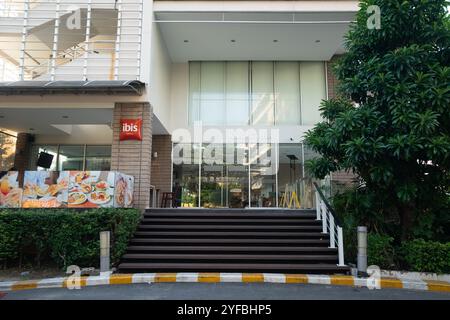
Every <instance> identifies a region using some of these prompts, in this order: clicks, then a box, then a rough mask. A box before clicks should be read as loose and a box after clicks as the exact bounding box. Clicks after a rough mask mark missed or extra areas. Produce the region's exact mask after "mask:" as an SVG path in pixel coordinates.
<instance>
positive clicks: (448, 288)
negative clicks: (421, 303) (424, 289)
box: [425, 280, 450, 292]
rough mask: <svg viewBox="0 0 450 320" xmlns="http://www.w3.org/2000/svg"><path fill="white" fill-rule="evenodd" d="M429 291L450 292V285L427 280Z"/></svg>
mask: <svg viewBox="0 0 450 320" xmlns="http://www.w3.org/2000/svg"><path fill="white" fill-rule="evenodd" d="M425 282H426V283H427V286H428V291H439V292H450V283H448V282H444V281H434V280H425Z"/></svg>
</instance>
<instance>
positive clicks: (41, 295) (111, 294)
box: [0, 283, 450, 300]
mask: <svg viewBox="0 0 450 320" xmlns="http://www.w3.org/2000/svg"><path fill="white" fill-rule="evenodd" d="M98 299H101V300H204V299H207V300H284V299H286V300H302V299H314V300H342V299H344V300H361V299H363V300H367V299H369V300H404V299H406V300H429V299H431V300H450V293H440V292H427V291H415V290H404V289H382V290H369V289H367V288H353V287H347V286H329V285H312V284H288V285H287V284H270V283H211V284H209V283H153V284H135V285H113V286H96V287H84V288H82V289H80V290H68V289H34V290H24V291H13V292H7V293H6V295H4V296H3V297H2V295H1V294H0V300H98Z"/></svg>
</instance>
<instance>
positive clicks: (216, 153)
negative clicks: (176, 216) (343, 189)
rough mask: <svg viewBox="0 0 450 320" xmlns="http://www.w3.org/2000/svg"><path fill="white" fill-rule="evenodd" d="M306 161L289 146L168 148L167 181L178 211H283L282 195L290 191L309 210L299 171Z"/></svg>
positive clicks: (299, 148)
mask: <svg viewBox="0 0 450 320" xmlns="http://www.w3.org/2000/svg"><path fill="white" fill-rule="evenodd" d="M311 155H312V151H311V150H309V149H308V148H307V147H305V146H304V145H303V144H295V143H291V144H264V143H256V144H250V143H246V144H238V143H235V144H207V143H206V144H201V145H200V144H174V146H173V159H174V163H173V181H174V185H180V186H181V189H182V195H181V205H182V206H184V207H230V208H245V207H251V208H261V207H266V208H267V207H283V206H285V205H284V203H282V202H283V200H282V199H283V195H284V194H285V193H292V192H293V191H295V193H296V196H297V198H298V200H299V202H300V206H301V207H302V208H312V207H313V198H312V197H313V192H312V182H313V179H312V178H311V177H310V176H309V175H308V174H307V173H306V172H305V166H304V162H305V159H307V158H309V157H311ZM200 159H201V161H200Z"/></svg>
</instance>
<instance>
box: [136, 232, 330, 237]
mask: <svg viewBox="0 0 450 320" xmlns="http://www.w3.org/2000/svg"><path fill="white" fill-rule="evenodd" d="M134 235H135V236H139V237H161V236H162V237H208V236H209V237H216V238H223V237H250V238H254V237H258V238H261V237H263V238H328V237H329V235H328V234H322V233H319V232H269V231H260V232H257V231H255V232H245V231H241V232H240V231H136V232H135V234H134Z"/></svg>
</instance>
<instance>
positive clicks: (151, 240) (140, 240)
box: [130, 238, 329, 246]
mask: <svg viewBox="0 0 450 320" xmlns="http://www.w3.org/2000/svg"><path fill="white" fill-rule="evenodd" d="M130 242H131V243H140V244H142V243H144V244H181V245H184V244H199V245H206V244H208V245H209V244H213V243H214V244H228V245H234V246H242V245H248V244H254V245H266V244H282V245H285V246H288V245H300V244H307V245H318V246H328V245H329V241H328V240H324V239H240V238H234V239H214V238H202V239H192V238H177V239H170V238H169V239H167V238H134V239H131V241H130Z"/></svg>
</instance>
